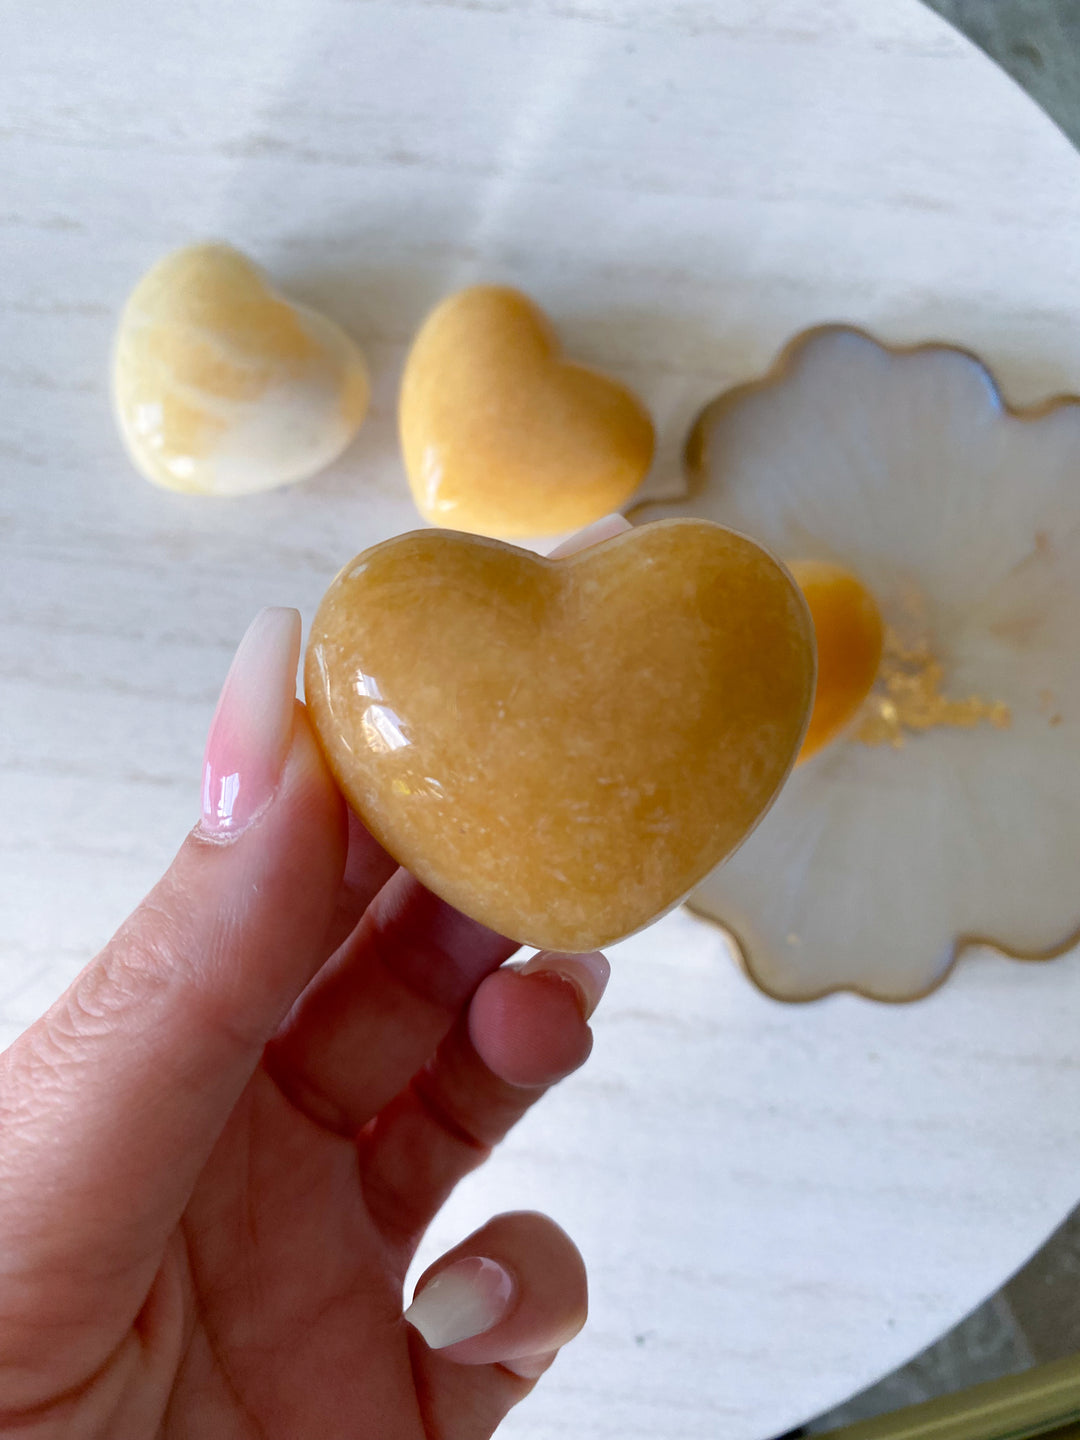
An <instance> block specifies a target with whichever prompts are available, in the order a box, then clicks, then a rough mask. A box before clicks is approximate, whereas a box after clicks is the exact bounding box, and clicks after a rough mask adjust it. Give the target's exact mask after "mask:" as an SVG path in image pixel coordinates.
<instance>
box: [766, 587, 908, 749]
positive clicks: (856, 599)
mask: <svg viewBox="0 0 1080 1440" xmlns="http://www.w3.org/2000/svg"><path fill="white" fill-rule="evenodd" d="M788 566H789V569H790V570H791V573H792V575H793V576H794V578H795V583H796V584H797V585H798V587H799V589H800V590H801V591H802V592H803V595H804V597H805V599H806V603H807V605H808V606H809V607H810V615H811V618H812V619H813V622H814V634H815V637H816V639H817V657H818V671H817V689H816V692H815V695H814V709H813V713H812V714H811V716H810V724H809V726H808V727H807V730H806V739H805V740H804V741H803V745H802V749H801V750H800V751H799V762H800V763H801V762H802V761H803V760H809V759H810V757H811V755H816V754H817V752H818V751H819V750H822V749H824V747H825V746H826V745H828V743H829V741H830V740H834V739H836V737H837V736H838V735H840V734H841V733H842V732H843V731H844V730H845V729H846V728H847V726H848V725H849V724H850V723H851V722H852V721H853V720H854V719H855V716H856V715H857V714H858V713H859V711H860V710H861V709H862V706H863V702H864V701H865V699H866V697H867V695H869V693H870V689H871V687H872V686H873V683H874V681H875V680H876V679H877V674H878V669H879V667H880V665H881V652H882V647H883V645H884V640H885V627H884V624H883V623H882V619H881V611H880V610H879V609H878V607H877V602H876V601H875V599H874V597H873V596H872V595H871V594H870V592H869V590H867V588H866V586H865V585H863V583H862V581H861V580H859V579H858V577H857V576H855V575H853V574H852V573H851V571H850V570H845V569H844V568H843V566H841V565H831V564H829V563H828V562H827V561H823V560H791V561H789V562H788Z"/></svg>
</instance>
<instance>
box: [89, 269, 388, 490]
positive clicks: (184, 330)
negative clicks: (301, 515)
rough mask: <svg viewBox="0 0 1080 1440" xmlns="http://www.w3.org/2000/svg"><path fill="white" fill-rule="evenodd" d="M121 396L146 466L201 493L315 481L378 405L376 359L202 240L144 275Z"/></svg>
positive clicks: (131, 316)
mask: <svg viewBox="0 0 1080 1440" xmlns="http://www.w3.org/2000/svg"><path fill="white" fill-rule="evenodd" d="M113 398H114V403H115V408H116V415H117V419H118V421H119V425H120V431H121V434H122V435H123V437H124V440H125V442H126V444H127V447H128V450H129V452H130V454H131V458H132V459H133V460H134V462H135V464H136V466H137V467H138V469H139V470H140V471H141V472H142V473H143V475H145V476H146V478H147V479H148V480H152V481H153V482H154V483H155V484H157V485H164V486H166V487H167V488H168V489H170V490H182V491H187V492H190V493H192V494H198V495H250V494H253V493H255V492H256V491H259V490H270V489H273V488H275V487H276V486H278V485H288V484H291V483H292V482H293V481H296V480H305V479H307V478H308V477H309V476H311V475H314V474H315V473H316V472H317V471H319V470H322V469H323V468H324V467H325V466H327V465H329V464H330V463H331V462H332V461H333V460H336V459H337V457H338V456H339V455H340V454H341V453H342V451H343V450H344V449H345V447H346V446H347V445H348V444H349V442H350V441H351V440H352V438H353V436H354V435H355V434H356V432H357V430H358V429H359V428H360V424H361V422H362V421H363V418H364V415H365V413H366V411H367V404H368V376H367V367H366V365H365V363H364V357H363V355H362V354H361V353H360V351H359V349H358V348H357V346H356V345H355V344H354V343H353V341H352V340H351V339H350V338H349V336H348V335H346V334H345V332H344V331H343V330H342V329H341V328H340V326H338V325H335V324H334V323H333V321H331V320H328V319H327V318H326V317H325V316H323V315H319V314H318V313H317V312H316V311H314V310H309V309H308V308H307V307H306V306H304V305H294V304H291V303H290V302H289V301H287V300H284V299H282V297H281V296H280V295H278V294H276V293H275V292H274V291H273V290H272V289H271V288H270V287H269V286H268V284H267V282H266V280H265V279H264V278H263V276H262V274H261V272H260V271H259V270H258V268H257V267H256V266H255V265H254V264H252V262H251V261H250V260H248V259H247V257H246V256H244V255H241V254H240V252H239V251H238V250H234V249H233V248H232V247H231V246H230V245H222V244H206V245H192V246H190V247H188V248H187V249H184V250H177V251H175V252H174V253H173V254H171V255H167V256H166V257H165V258H164V259H163V260H160V261H158V263H157V264H156V265H155V266H154V267H153V268H152V269H151V270H150V271H149V272H148V273H147V274H146V275H144V276H143V278H142V280H140V281H139V283H138V285H136V287H135V289H134V291H133V292H132V294H131V297H130V299H129V300H128V302H127V305H126V306H125V307H124V311H123V314H122V315H121V317H120V325H119V329H118V331H117V336H116V348H115V352H114V357H113Z"/></svg>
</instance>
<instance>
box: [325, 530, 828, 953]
mask: <svg viewBox="0 0 1080 1440" xmlns="http://www.w3.org/2000/svg"><path fill="white" fill-rule="evenodd" d="M814 682H815V653H814V640H813V628H812V624H811V621H810V616H809V612H808V610H807V607H806V604H805V601H804V600H803V597H802V595H801V593H800V592H799V590H798V587H797V586H796V585H795V583H794V581H793V580H792V578H791V576H790V575H789V574H788V572H787V571H786V570H785V569H784V568H783V566H781V565H780V564H779V563H778V562H777V561H776V560H774V559H773V558H772V557H771V556H770V555H769V554H768V552H767V551H765V550H763V549H762V548H761V547H760V546H758V545H756V544H755V543H754V542H753V541H751V540H748V539H746V538H745V537H743V536H740V535H736V534H735V533H733V532H731V531H728V530H725V529H723V528H722V527H720V526H717V525H713V524H711V523H709V522H703V521H697V520H671V521H662V522H659V523H657V524H654V525H648V526H643V527H641V528H639V529H637V530H631V531H628V532H626V533H625V534H622V535H619V536H616V537H615V538H614V539H610V540H607V541H604V542H603V543H601V544H599V545H596V546H594V547H592V548H590V549H588V550H583V551H580V552H578V553H577V554H573V555H569V556H567V557H565V558H563V559H557V560H552V559H543V558H540V557H537V556H536V555H533V554H532V553H530V552H528V551H524V550H519V549H516V548H514V547H513V546H510V545H507V544H504V543H501V542H498V541H493V540H490V539H484V538H479V537H476V536H469V535H463V534H459V533H456V532H446V531H417V532H414V533H411V534H407V535H402V536H398V537H396V538H395V539H392V540H388V541H385V542H384V543H383V544H380V545H377V546H375V547H374V548H372V549H371V550H368V551H366V552H364V554H362V555H360V556H358V557H357V558H356V559H355V560H353V561H352V562H351V563H350V564H348V565H347V566H346V567H345V568H344V569H343V570H342V571H341V573H340V574H339V575H338V577H337V579H336V580H335V581H334V582H333V584H332V585H331V586H330V588H329V590H328V591H327V593H326V595H325V596H324V598H323V601H322V604H321V605H320V607H319V611H318V613H317V615H316V617H315V622H314V625H313V628H312V632H311V638H310V642H309V645H308V650H307V657H306V661H305V689H306V696H307V703H308V707H309V710H310V713H311V716H312V719H313V721H314V724H315V728H316V731H317V734H318V736H319V739H320V743H321V745H322V747H323V749H324V752H325V754H326V757H327V760H328V762H329V764H330V766H331V768H332V770H333V772H334V774H335V776H336V778H337V780H338V782H339V784H340V785H341V787H342V790H343V791H344V793H345V795H346V797H347V798H348V800H349V802H350V803H351V805H352V806H353V808H354V809H355V810H356V812H357V813H358V815H359V816H360V817H361V819H362V820H363V821H364V823H365V824H366V825H367V826H368V828H369V829H370V830H371V832H372V834H373V835H374V836H375V837H376V839H378V840H379V841H380V843H381V844H383V845H384V846H385V847H386V849H387V850H388V851H389V852H390V853H391V854H392V855H393V856H394V858H395V859H396V860H397V861H398V862H399V863H400V864H402V865H404V866H405V867H406V868H407V869H409V870H410V871H412V873H413V874H415V875H416V876H417V877H418V878H419V879H420V880H421V881H422V882H423V883H424V884H425V885H426V886H428V888H429V889H431V890H433V891H434V892H435V893H436V894H438V895H440V896H441V897H442V898H443V899H445V900H447V901H449V902H450V903H451V904H453V905H455V906H456V907H457V908H458V909H461V910H463V911H465V912H466V913H467V914H469V915H471V916H472V917H473V918H475V919H477V920H480V921H482V922H483V923H484V924H486V925H488V926H490V927H491V928H492V929H493V930H497V931H499V932H500V933H502V934H505V935H508V936H510V937H511V938H512V939H515V940H518V941H520V942H521V943H523V944H529V945H535V946H537V947H539V948H544V949H562V950H571V951H573V950H577V951H584V950H590V949H593V948H595V947H597V946H600V945H605V944H611V943H612V942H613V941H615V940H618V939H620V938H622V937H623V936H625V935H628V934H631V933H633V932H634V931H635V930H638V929H640V928H642V927H643V926H645V925H647V924H648V923H649V922H650V921H651V920H653V919H655V918H656V917H657V916H658V915H660V914H662V913H664V912H665V911H666V910H668V909H670V908H671V907H672V906H673V905H675V904H677V903H678V902H679V901H680V900H681V899H683V898H684V896H685V895H686V894H687V893H688V892H689V891H690V890H691V889H692V888H693V886H694V885H695V884H696V883H697V882H698V881H699V880H700V879H701V878H702V877H703V876H704V875H705V874H707V873H708V872H709V871H710V870H711V869H712V868H713V867H714V866H715V865H717V864H718V863H719V862H720V861H721V860H723V859H724V858H725V857H726V856H727V855H729V854H730V853H731V851H732V850H734V848H735V847H736V846H737V845H738V844H739V843H740V842H741V841H742V840H743V839H744V838H745V836H746V835H747V834H748V833H749V832H750V830H752V829H753V827H754V825H755V824H756V823H757V821H758V820H759V819H760V818H761V816H762V815H763V814H764V812H765V811H766V809H767V808H768V806H769V805H770V803H771V802H772V800H773V798H774V797H775V795H776V793H777V791H778V790H779V788H780V786H781V785H782V784H783V782H784V779H785V777H786V776H787V774H788V772H789V770H790V768H791V766H792V763H793V762H794V759H795V756H796V754H797V753H798V750H799V746H800V745H801V743H802V739H803V735H804V732H805V729H806V725H807V720H808V716H809V713H810V707H811V704H812V701H813V694H814Z"/></svg>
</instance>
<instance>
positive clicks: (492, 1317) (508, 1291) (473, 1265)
mask: <svg viewBox="0 0 1080 1440" xmlns="http://www.w3.org/2000/svg"><path fill="white" fill-rule="evenodd" d="M513 1293H514V1281H513V1278H512V1277H511V1275H510V1273H509V1272H508V1271H507V1270H504V1269H503V1267H502V1266H501V1265H500V1264H499V1263H498V1261H496V1260H488V1259H486V1258H485V1257H484V1256H481V1255H470V1256H469V1257H468V1258H467V1259H465V1260H457V1261H455V1262H454V1264H453V1265H448V1266H447V1267H446V1269H445V1270H440V1271H439V1273H438V1275H436V1276H435V1279H434V1280H432V1281H431V1282H430V1283H429V1284H427V1285H425V1286H424V1288H423V1290H421V1291H420V1293H419V1295H417V1296H416V1298H415V1299H414V1300H413V1302H412V1304H411V1305H410V1306H409V1308H408V1309H407V1310H406V1311H405V1319H406V1320H408V1322H409V1324H410V1325H415V1326H416V1328H417V1330H419V1331H420V1334H421V1335H422V1336H423V1337H424V1339H425V1340H426V1341H427V1343H428V1345H430V1346H431V1348H432V1350H442V1349H444V1348H445V1347H446V1346H447V1345H456V1344H457V1342H458V1341H459V1340H471V1339H472V1337H473V1336H474V1335H483V1334H484V1332H485V1331H487V1330H490V1329H491V1327H492V1326H493V1325H497V1324H498V1323H499V1321H500V1320H501V1319H502V1318H503V1316H504V1315H505V1314H506V1312H507V1310H509V1308H510V1301H511V1298H512V1297H513Z"/></svg>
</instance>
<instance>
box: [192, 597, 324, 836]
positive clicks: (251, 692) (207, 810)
mask: <svg viewBox="0 0 1080 1440" xmlns="http://www.w3.org/2000/svg"><path fill="white" fill-rule="evenodd" d="M299 658H300V616H299V614H298V613H297V611H295V610H286V609H278V608H273V609H268V610H263V611H261V612H260V613H259V614H258V615H257V616H256V617H255V619H254V620H253V621H252V623H251V625H250V627H249V628H248V632H247V634H246V635H245V636H244V638H243V640H241V641H240V648H239V649H238V650H237V652H236V655H235V657H234V659H233V662H232V665H231V666H230V667H229V673H228V675H227V676H226V677H225V685H224V687H223V689H222V691H221V699H220V700H219V701H218V706H217V710H216V711H215V712H214V719H213V721H212V723H211V725H210V734H209V736H208V737H207V741H206V757H205V759H204V761H203V788H202V821H201V829H202V830H203V831H204V832H205V833H206V834H209V835H215V836H226V835H237V834H239V833H240V831H241V830H243V829H244V828H245V827H246V826H247V825H250V823H251V821H252V820H253V819H254V818H255V816H256V815H257V814H258V813H259V811H260V810H262V808H263V807H264V805H265V804H266V803H267V801H268V800H269V799H270V797H271V795H273V793H274V791H275V789H276V788H277V784H278V781H279V779H280V778H281V767H282V765H283V764H284V763H285V756H286V753H287V751H288V747H289V741H290V738H291V736H292V727H293V705H294V702H295V699H296V666H297V662H298V660H299Z"/></svg>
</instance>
